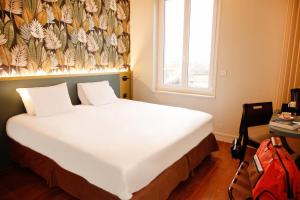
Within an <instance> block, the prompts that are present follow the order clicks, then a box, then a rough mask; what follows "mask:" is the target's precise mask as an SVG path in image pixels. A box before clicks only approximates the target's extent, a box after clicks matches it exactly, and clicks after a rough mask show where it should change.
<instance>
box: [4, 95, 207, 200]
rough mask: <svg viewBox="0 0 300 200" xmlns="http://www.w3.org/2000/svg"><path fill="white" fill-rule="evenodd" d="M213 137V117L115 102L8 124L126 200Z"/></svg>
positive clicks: (25, 140) (12, 133) (11, 131)
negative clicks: (202, 142)
mask: <svg viewBox="0 0 300 200" xmlns="http://www.w3.org/2000/svg"><path fill="white" fill-rule="evenodd" d="M211 132H212V116H211V115H209V114H207V113H204V112H200V111H194V110H188V109H184V108H177V107H169V106H162V105H155V104H149V103H142V102H137V101H130V100H121V99H120V100H118V102H116V103H112V104H107V105H103V106H99V107H94V106H83V105H80V106H76V108H75V110H74V111H72V112H69V113H65V114H59V115H55V116H51V117H41V118H38V117H34V116H29V115H27V114H21V115H17V116H15V117H12V118H11V119H9V121H8V123H7V134H8V135H9V137H11V138H12V139H14V140H15V141H17V142H19V143H20V144H22V145H24V146H27V147H29V148H31V149H32V150H34V151H37V152H39V153H41V154H43V155H45V156H47V157H49V158H51V159H53V160H54V161H55V162H56V163H58V164H59V165H60V166H61V167H63V168H64V169H66V170H68V171H71V172H73V173H75V174H78V175H79V176H81V177H84V178H85V179H86V180H88V181H89V182H90V183H92V184H94V185H96V186H98V187H100V188H102V189H104V190H106V191H108V192H110V193H112V194H115V195H117V196H118V197H119V198H120V199H130V198H131V197H132V193H134V192H136V191H138V190H140V189H142V188H143V187H145V186H146V185H147V184H149V183H150V182H151V181H152V180H153V179H155V178H156V177H157V176H158V175H159V174H160V173H161V172H162V171H163V170H165V169H166V168H168V167H169V166H171V165H172V164H173V163H174V162H175V161H177V160H178V159H180V158H181V157H182V156H183V155H184V154H186V153H187V152H188V151H190V150H191V149H192V148H193V147H195V146H196V145H197V144H198V143H199V142H201V141H202V140H203V139H204V138H205V137H206V136H208V135H209V134H210V133H211Z"/></svg>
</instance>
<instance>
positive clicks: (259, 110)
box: [239, 102, 273, 161]
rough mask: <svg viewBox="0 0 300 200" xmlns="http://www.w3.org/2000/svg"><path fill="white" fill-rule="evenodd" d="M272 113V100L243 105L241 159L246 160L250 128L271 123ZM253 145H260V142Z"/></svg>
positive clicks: (240, 134) (240, 137)
mask: <svg viewBox="0 0 300 200" xmlns="http://www.w3.org/2000/svg"><path fill="white" fill-rule="evenodd" d="M272 115H273V105H272V102H261V103H246V104H244V105H243V115H242V119H241V125H240V131H239V141H240V142H241V144H242V147H241V148H242V153H241V158H240V161H243V160H244V157H245V153H246V149H247V145H248V143H249V142H251V141H250V140H249V138H248V128H249V127H252V126H260V125H267V124H269V121H270V119H271V117H272ZM254 143H255V142H254ZM252 146H258V144H252Z"/></svg>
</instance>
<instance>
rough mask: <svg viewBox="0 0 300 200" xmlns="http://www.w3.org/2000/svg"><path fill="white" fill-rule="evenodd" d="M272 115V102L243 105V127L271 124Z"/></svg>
mask: <svg viewBox="0 0 300 200" xmlns="http://www.w3.org/2000/svg"><path fill="white" fill-rule="evenodd" d="M272 115H273V105H272V102H262V103H246V104H244V105H243V116H242V119H243V125H244V126H245V127H247V128H248V127H252V126H260V125H266V124H269V121H270V119H271V117H272Z"/></svg>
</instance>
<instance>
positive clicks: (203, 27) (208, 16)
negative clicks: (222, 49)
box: [188, 0, 214, 88]
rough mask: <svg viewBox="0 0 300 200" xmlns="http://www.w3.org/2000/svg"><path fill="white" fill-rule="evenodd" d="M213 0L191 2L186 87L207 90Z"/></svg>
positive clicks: (192, 0)
mask: <svg viewBox="0 0 300 200" xmlns="http://www.w3.org/2000/svg"><path fill="white" fill-rule="evenodd" d="M213 11H214V0H205V1H199V0H191V15H190V43H189V69H188V87H192V88H208V87H209V78H210V77H209V74H210V57H211V43H212V27H213V26H212V25H213V13H214V12H213Z"/></svg>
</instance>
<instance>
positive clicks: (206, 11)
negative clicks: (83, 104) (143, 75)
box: [156, 0, 218, 95]
mask: <svg viewBox="0 0 300 200" xmlns="http://www.w3.org/2000/svg"><path fill="white" fill-rule="evenodd" d="M217 2H218V0H159V17H158V20H159V29H158V30H159V36H158V38H159V43H158V49H159V50H158V68H157V81H156V84H157V87H156V88H157V89H158V90H163V91H171V92H182V93H196V94H204V95H213V94H214V76H215V67H214V66H215V59H214V58H215V56H214V55H215V53H214V51H215V40H216V24H217V23H216V21H217V10H218V9H217Z"/></svg>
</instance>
